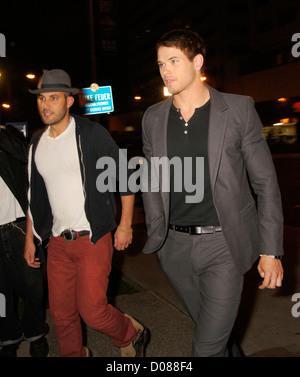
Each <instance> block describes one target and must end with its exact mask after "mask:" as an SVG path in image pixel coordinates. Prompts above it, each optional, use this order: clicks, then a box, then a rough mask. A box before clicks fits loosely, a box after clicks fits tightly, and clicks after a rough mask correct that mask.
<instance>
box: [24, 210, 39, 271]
mask: <svg viewBox="0 0 300 377" xmlns="http://www.w3.org/2000/svg"><path fill="white" fill-rule="evenodd" d="M33 239H34V237H33V231H32V222H31V220H30V217H29V214H27V224H26V237H25V250H24V258H25V259H26V262H27V264H28V266H29V267H33V268H40V266H41V262H40V260H39V259H38V258H35V252H36V247H35V244H34V241H33Z"/></svg>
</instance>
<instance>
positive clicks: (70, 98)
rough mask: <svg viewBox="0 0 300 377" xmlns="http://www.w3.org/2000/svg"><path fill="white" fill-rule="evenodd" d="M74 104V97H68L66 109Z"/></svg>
mask: <svg viewBox="0 0 300 377" xmlns="http://www.w3.org/2000/svg"><path fill="white" fill-rule="evenodd" d="M73 103H74V97H73V96H68V97H67V108H68V109H69V108H70V107H71V106H72V105H73Z"/></svg>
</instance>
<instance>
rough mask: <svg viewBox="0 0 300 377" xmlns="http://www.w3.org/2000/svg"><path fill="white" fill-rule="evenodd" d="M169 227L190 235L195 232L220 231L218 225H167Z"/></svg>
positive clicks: (195, 233) (210, 232) (209, 232)
mask: <svg viewBox="0 0 300 377" xmlns="http://www.w3.org/2000/svg"><path fill="white" fill-rule="evenodd" d="M169 228H170V229H174V230H176V231H177V232H183V233H189V234H192V235H197V234H212V233H215V232H222V228H221V227H220V226H198V225H189V226H188V225H171V224H170V225H169Z"/></svg>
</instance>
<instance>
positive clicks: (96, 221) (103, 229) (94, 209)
mask: <svg viewBox="0 0 300 377" xmlns="http://www.w3.org/2000/svg"><path fill="white" fill-rule="evenodd" d="M72 116H73V117H74V119H75V123H76V141H77V149H78V155H79V163H80V169H81V177H82V184H83V190H84V195H85V213H86V217H87V219H88V221H89V223H90V226H91V242H92V243H96V242H97V241H98V240H99V239H100V238H101V237H102V236H103V235H105V234H106V233H108V232H110V231H111V230H113V229H114V228H115V227H116V222H115V197H114V192H109V191H106V192H103V193H101V192H99V191H98V190H97V187H96V180H97V177H98V176H99V174H100V173H101V170H100V169H97V168H96V163H97V161H98V159H99V158H100V157H108V156H109V157H112V158H113V159H114V161H115V163H116V167H117V172H116V173H117V174H118V166H119V148H118V146H117V145H116V143H115V142H114V140H113V139H112V138H111V136H110V134H109V133H108V131H107V130H106V129H105V128H104V127H103V126H101V125H100V124H98V123H95V122H92V121H90V120H89V119H86V118H82V117H79V116H77V115H73V114H72ZM44 131H45V129H43V130H41V131H39V132H37V133H36V134H34V135H33V137H32V140H31V145H32V158H31V174H30V177H29V180H30V202H29V207H30V214H31V219H32V222H33V227H34V230H35V235H36V236H37V237H38V238H39V239H40V240H45V239H47V238H48V237H49V236H50V235H51V230H52V224H53V217H52V213H51V208H50V204H49V200H48V195H47V190H46V187H45V183H44V180H43V178H42V177H41V175H40V174H39V172H38V170H37V168H36V165H35V161H34V155H35V151H36V147H37V145H38V142H39V140H40V137H41V135H42V134H43V132H44ZM104 170H105V169H103V171H104ZM130 194H131V193H130V192H124V193H121V195H130ZM74 205H76V203H74Z"/></svg>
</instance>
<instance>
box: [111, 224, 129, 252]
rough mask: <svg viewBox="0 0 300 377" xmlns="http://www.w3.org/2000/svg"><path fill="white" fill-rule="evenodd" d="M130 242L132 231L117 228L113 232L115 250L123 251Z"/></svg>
mask: <svg viewBox="0 0 300 377" xmlns="http://www.w3.org/2000/svg"><path fill="white" fill-rule="evenodd" d="M131 242H132V230H128V231H127V230H126V231H125V229H124V230H123V228H122V229H120V228H117V230H116V232H115V240H114V247H115V248H116V249H117V250H125V249H127V247H128V246H129V245H130V244H131Z"/></svg>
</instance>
